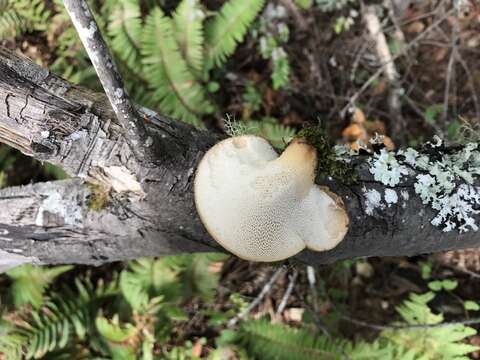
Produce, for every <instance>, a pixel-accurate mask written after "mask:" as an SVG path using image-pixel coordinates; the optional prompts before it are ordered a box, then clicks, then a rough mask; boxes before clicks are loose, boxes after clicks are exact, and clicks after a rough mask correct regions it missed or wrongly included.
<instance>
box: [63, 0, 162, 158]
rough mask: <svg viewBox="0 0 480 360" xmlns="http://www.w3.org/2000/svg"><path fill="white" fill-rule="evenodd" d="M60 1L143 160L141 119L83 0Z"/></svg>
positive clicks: (146, 142)
mask: <svg viewBox="0 0 480 360" xmlns="http://www.w3.org/2000/svg"><path fill="white" fill-rule="evenodd" d="M63 3H64V5H65V9H66V10H67V12H68V14H69V16H70V19H71V20H72V23H73V25H74V26H75V28H76V30H77V33H78V36H79V37H80V40H81V41H82V43H83V46H84V47H85V50H86V51H87V54H88V56H89V58H90V60H91V61H92V64H93V67H94V68H95V71H96V72H97V75H98V78H99V79H100V82H101V83H102V86H103V89H104V90H105V93H106V95H107V97H108V100H109V101H110V104H111V105H112V108H113V111H114V112H115V115H116V117H117V119H118V122H119V123H120V125H121V126H122V128H123V129H124V130H125V132H126V133H125V138H126V141H127V143H128V144H129V146H130V148H131V150H132V152H133V153H134V154H135V156H136V157H137V158H138V159H139V160H143V159H144V157H145V151H144V148H145V147H149V146H150V145H151V144H152V141H153V140H152V138H150V137H149V136H148V133H147V130H146V128H145V125H144V123H143V120H142V119H141V118H140V116H139V115H138V113H137V111H136V109H135V107H134V106H133V104H132V102H131V101H130V98H129V97H128V94H127V91H126V89H125V87H124V84H123V80H122V77H121V75H120V73H119V72H118V70H117V67H116V65H115V63H114V61H113V58H112V56H111V54H110V52H109V50H108V47H107V44H106V43H105V41H104V39H103V37H102V34H101V33H100V30H99V28H98V25H97V23H96V22H95V19H94V17H93V15H92V12H91V10H90V8H89V7H88V4H87V2H86V1H85V0H64V1H63Z"/></svg>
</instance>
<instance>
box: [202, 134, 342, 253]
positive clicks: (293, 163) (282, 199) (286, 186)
mask: <svg viewBox="0 0 480 360" xmlns="http://www.w3.org/2000/svg"><path fill="white" fill-rule="evenodd" d="M316 164H317V152H316V150H315V148H314V147H313V146H311V145H308V144H307V143H305V142H304V141H303V140H302V139H295V140H293V141H292V142H291V143H290V145H289V146H288V147H287V148H286V149H285V151H284V152H283V153H282V154H281V155H280V156H278V154H277V153H276V152H275V150H274V149H273V147H272V146H271V145H270V144H269V143H268V142H267V140H265V139H263V138H261V137H258V136H252V135H243V136H237V137H233V138H228V139H226V140H223V141H221V142H219V143H218V144H216V145H215V146H213V147H212V148H211V149H210V150H209V151H207V153H206V154H205V156H204V157H203V159H202V160H201V162H200V165H199V166H198V169H197V173H196V177H195V186H194V193H195V204H196V207H197V211H198V213H199V215H200V218H201V220H202V222H203V224H204V225H205V227H206V228H207V230H208V232H209V233H210V235H211V236H212V237H213V238H214V239H215V240H216V241H217V242H218V243H220V245H222V246H223V247H224V248H226V249H227V250H229V251H230V252H232V253H233V254H235V255H237V256H238V257H240V258H243V259H245V260H252V261H263V262H269V261H279V260H283V259H286V258H288V257H290V256H293V255H295V254H297V253H298V252H300V251H301V250H303V249H304V248H305V247H307V248H309V249H311V250H315V251H324V250H329V249H332V248H333V247H335V246H336V245H337V244H338V243H339V242H340V241H341V240H342V239H343V237H344V236H345V234H346V232H347V229H348V222H349V220H348V215H347V213H346V211H345V209H344V207H343V203H342V201H341V199H340V198H339V197H338V196H337V195H335V194H333V193H331V192H330V191H328V190H327V189H325V188H323V187H319V186H318V185H316V184H315V183H314V178H315V170H316Z"/></svg>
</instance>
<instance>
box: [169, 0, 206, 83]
mask: <svg viewBox="0 0 480 360" xmlns="http://www.w3.org/2000/svg"><path fill="white" fill-rule="evenodd" d="M172 19H173V23H174V27H175V38H176V39H177V43H178V47H179V48H180V51H181V53H182V55H183V58H184V59H185V61H186V62H187V64H188V66H189V67H190V68H191V69H192V70H193V71H194V73H195V74H196V75H197V76H200V75H201V74H202V70H203V20H204V19H205V14H204V12H203V10H202V9H201V7H200V3H199V1H198V0H183V1H182V2H181V3H180V5H178V7H177V9H176V10H175V12H174V13H173V17H172Z"/></svg>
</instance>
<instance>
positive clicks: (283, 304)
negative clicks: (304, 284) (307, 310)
mask: <svg viewBox="0 0 480 360" xmlns="http://www.w3.org/2000/svg"><path fill="white" fill-rule="evenodd" d="M297 277H298V271H297V270H293V274H292V275H291V276H290V282H289V283H288V286H287V290H285V294H283V298H282V301H280V305H278V308H277V313H276V315H277V316H280V315H282V313H283V310H285V307H286V306H287V302H288V298H289V297H290V295H291V294H292V291H293V287H294V286H295V281H296V280H297Z"/></svg>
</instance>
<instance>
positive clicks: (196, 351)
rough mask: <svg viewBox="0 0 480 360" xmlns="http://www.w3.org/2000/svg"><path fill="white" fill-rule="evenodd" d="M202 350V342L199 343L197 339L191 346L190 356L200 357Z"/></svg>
mask: <svg viewBox="0 0 480 360" xmlns="http://www.w3.org/2000/svg"><path fill="white" fill-rule="evenodd" d="M202 349H203V345H202V342H201V341H200V339H197V340H196V341H195V344H193V346H192V356H194V357H200V356H201V355H202Z"/></svg>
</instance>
